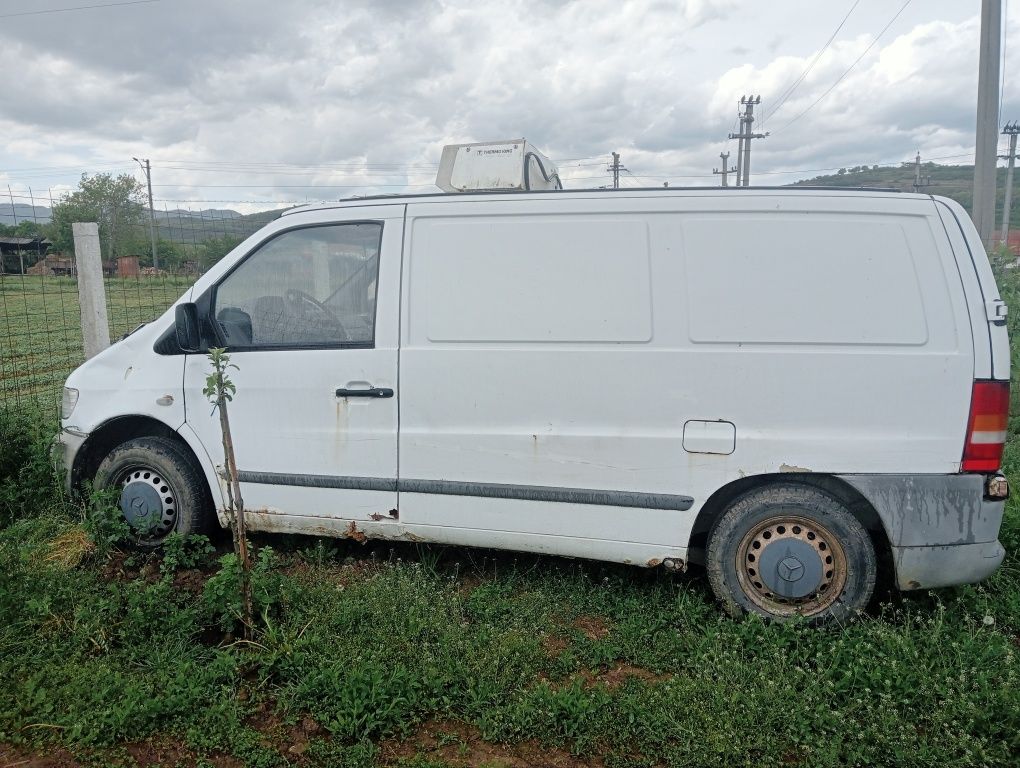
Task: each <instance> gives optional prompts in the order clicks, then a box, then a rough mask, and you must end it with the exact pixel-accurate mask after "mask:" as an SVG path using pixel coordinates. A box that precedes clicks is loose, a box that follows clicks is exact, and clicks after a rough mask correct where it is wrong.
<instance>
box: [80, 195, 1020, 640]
mask: <svg viewBox="0 0 1020 768" xmlns="http://www.w3.org/2000/svg"><path fill="white" fill-rule="evenodd" d="M1005 314H1006V308H1005V306H1004V305H1003V303H1002V302H1001V301H1000V299H999V294H998V290H997V288H996V285H995V281H994V279H993V276H992V272H991V270H990V267H989V264H988V260H987V258H986V256H985V253H984V250H983V249H982V247H981V243H980V241H979V239H978V236H977V233H976V231H975V230H974V227H973V226H972V225H971V223H970V220H969V218H968V217H967V215H966V213H965V212H964V211H963V210H962V209H961V208H960V206H959V205H957V204H956V203H954V202H952V201H951V200H947V199H943V198H938V197H932V196H929V195H917V194H899V193H892V192H884V191H850V190H847V191H842V190H835V189H826V190H803V189H790V188H782V189H754V188H751V189H719V190H708V189H697V190H673V189H668V190H667V189H657V190H626V191H623V190H621V191H604V192H600V191H557V192H539V193H534V192H525V193H498V194H456V195H422V196H407V197H383V198H376V199H361V200H351V201H347V202H341V203H334V204H324V205H315V206H307V207H303V208H299V209H296V210H294V211H291V212H288V213H287V214H286V215H284V216H282V217H281V218H280V219H279V220H277V221H275V222H274V223H272V224H270V225H269V226H267V227H266V228H264V229H263V230H261V231H260V232H258V233H257V234H255V235H253V236H252V237H250V238H249V239H248V240H246V241H245V242H244V243H242V244H241V245H240V246H238V247H237V248H236V249H235V250H234V251H232V252H231V253H230V254H229V255H228V256H227V257H225V258H224V259H223V260H222V261H221V262H219V263H218V264H217V265H216V266H215V267H214V268H213V269H211V270H210V271H209V272H208V273H207V274H206V275H204V276H203V277H202V278H201V279H200V280H199V281H198V282H197V283H196V284H195V286H194V287H193V288H192V289H191V290H189V291H188V292H187V293H186V294H185V296H183V297H182V298H181V300H180V301H179V302H178V304H177V305H176V306H175V307H173V308H172V309H171V310H170V311H168V312H167V313H166V314H165V315H163V316H162V317H160V318H159V319H158V320H156V321H154V322H152V323H150V324H149V325H146V326H144V327H143V328H141V329H140V330H138V331H136V332H135V333H133V334H132V335H130V336H129V337H128V338H126V339H124V340H123V341H120V342H118V343H116V344H115V345H113V346H112V347H110V348H109V349H107V350H106V351H104V352H103V353H102V354H100V355H98V356H96V357H95V358H93V359H91V360H89V361H88V362H87V363H85V364H84V365H83V366H81V367H80V368H79V369H78V370H76V371H75V372H74V373H73V374H72V375H71V376H70V378H69V379H68V381H67V388H66V390H65V403H64V409H63V421H62V427H63V430H62V434H61V442H62V445H63V456H64V460H65V463H66V467H67V471H68V480H69V483H70V484H71V485H72V486H74V487H77V486H79V485H81V484H82V483H83V482H85V481H88V480H92V479H95V481H96V483H97V484H98V485H100V486H115V487H120V488H121V489H122V490H121V499H122V501H121V507H122V509H123V510H124V514H125V516H126V517H127V519H128V520H129V522H132V523H133V524H134V525H135V526H136V530H137V537H138V540H139V543H140V544H141V545H143V546H157V545H158V544H159V542H160V540H161V539H162V538H163V537H165V536H166V535H167V534H168V533H170V532H171V531H178V532H180V533H191V532H197V531H201V530H203V528H204V527H205V526H206V524H207V523H208V522H210V521H211V517H212V514H213V511H214V510H215V511H216V512H217V515H218V516H219V519H220V522H221V523H222V522H223V521H224V519H225V518H224V514H223V508H224V505H225V503H226V502H225V491H224V485H223V482H224V481H223V470H222V465H223V451H222V447H221V446H222V443H221V435H220V429H219V423H218V418H217V416H216V414H215V413H213V409H212V408H211V406H210V403H209V401H208V400H207V399H206V398H205V397H204V396H203V394H202V388H203V385H204V384H205V380H206V376H207V375H208V373H209V372H210V363H209V360H208V358H207V356H206V354H205V350H207V349H208V348H210V347H216V346H220V347H227V348H229V350H230V353H231V358H232V362H233V363H236V365H237V370H235V371H232V372H231V377H232V379H233V381H234V383H235V384H236V386H237V394H236V396H235V398H234V400H233V402H231V403H230V406H229V413H230V421H231V425H232V432H233V441H234V445H235V447H236V454H237V461H238V467H239V473H240V482H241V487H242V490H243V496H244V499H245V502H246V508H247V509H248V513H247V518H248V521H249V525H250V527H252V528H253V529H257V530H262V531H277V532H289V533H309V534H314V535H331V536H347V537H353V538H357V539H359V540H360V539H362V538H363V537H368V538H381V539H394V540H404V541H426V542H443V543H448V544H456V545H467V546H483V547H496V548H501V549H512V550H522V551H529V552H544V553H551V554H556V555H565V556H569V557H584V558H595V559H601V560H609V561H615V562H620V563H631V564H634V565H638V566H646V567H655V566H660V565H662V566H665V567H667V568H674V569H683V568H685V567H686V566H687V564H688V563H703V564H704V565H705V566H706V568H707V570H708V574H709V579H710V581H711V584H712V587H713V589H714V590H715V593H716V595H717V596H718V598H719V599H720V601H721V602H722V603H723V605H724V606H725V607H726V608H727V609H728V610H729V611H730V612H732V613H734V614H739V613H741V612H747V611H752V612H756V613H759V614H763V615H765V616H767V617H786V616H790V615H795V614H796V615H805V616H808V617H812V618H814V619H816V620H824V619H829V618H837V619H838V618H843V617H846V616H849V615H850V614H852V613H853V612H855V611H857V610H859V609H861V608H862V607H863V606H864V605H865V604H866V603H867V602H868V600H869V598H870V596H871V594H872V591H873V587H874V583H875V579H876V573H877V571H878V570H879V569H880V568H881V567H888V568H890V569H891V575H892V576H893V577H894V578H895V581H896V583H897V584H898V585H899V587H900V588H902V589H917V588H924V587H937V586H941V585H949V584H959V583H964V582H972V581H976V580H978V579H982V578H984V577H986V576H988V575H989V574H990V573H992V572H993V571H994V570H995V569H996V567H997V566H998V565H999V563H1000V562H1001V560H1002V558H1003V549H1002V547H1001V546H1000V544H999V542H998V541H997V536H998V531H999V524H1000V521H1001V518H1002V512H1003V505H1004V499H1005V497H1006V495H1007V492H1008V491H1007V485H1006V481H1005V478H1004V477H1003V476H1002V475H1000V474H999V464H1000V457H1001V453H1002V449H1003V444H1004V441H1005V435H1006V419H1007V411H1008V400H1009V390H1008V386H1009V384H1008V381H1009V345H1008V341H1007V338H1006V327H1005ZM142 521H145V522H144V524H143V522H142ZM153 521H155V522H153Z"/></svg>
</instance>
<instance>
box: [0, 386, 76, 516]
mask: <svg viewBox="0 0 1020 768" xmlns="http://www.w3.org/2000/svg"><path fill="white" fill-rule="evenodd" d="M58 429H59V427H58V424H57V419H56V414H55V413H52V412H50V409H48V408H46V407H44V406H42V405H29V406H22V407H21V408H20V409H16V408H15V407H13V406H3V407H0V446H2V450H0V526H6V525H10V524H11V523H12V522H14V521H15V520H20V519H23V518H26V517H34V516H37V515H39V514H42V513H44V512H47V511H53V510H57V509H60V508H61V506H62V505H63V504H64V502H65V497H64V492H63V484H62V481H61V479H60V477H59V476H58V474H57V472H56V469H55V467H54V464H53V460H52V457H51V451H50V449H51V446H52V442H53V438H54V436H55V435H56V434H57V431H58Z"/></svg>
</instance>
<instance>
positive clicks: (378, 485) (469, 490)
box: [238, 472, 694, 511]
mask: <svg viewBox="0 0 1020 768" xmlns="http://www.w3.org/2000/svg"><path fill="white" fill-rule="evenodd" d="M238 480H240V481H241V482H242V483H257V484H259V485H297V486H302V487H306V488H308V487H310V488H339V489H343V490H355V491H400V492H403V493H428V494H438V495H443V496H476V497H480V498H489V499H518V500H521V501H551V502H559V503H563V504H595V505H598V506H607V507H639V508H642V509H677V510H680V511H686V510H688V509H690V508H691V506H692V505H693V504H694V499H693V498H691V497H690V496H677V495H673V494H667V493H637V492H635V491H605V490H597V489H593V488H557V487H555V486H547V485H509V484H503V483H464V482H460V481H457V480H412V479H404V478H402V479H399V480H397V479H391V478H385V477H340V476H334V475H294V474H288V473H278V472H238Z"/></svg>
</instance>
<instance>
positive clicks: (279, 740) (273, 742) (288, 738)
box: [245, 701, 326, 761]
mask: <svg viewBox="0 0 1020 768" xmlns="http://www.w3.org/2000/svg"><path fill="white" fill-rule="evenodd" d="M245 725H247V726H248V727H249V728H253V729H254V730H256V731H258V732H259V733H261V734H262V739H261V742H262V746H264V747H268V748H270V749H275V750H276V751H277V752H279V753H280V754H281V755H282V756H283V757H284V758H286V759H287V760H291V761H293V760H297V761H301V758H302V756H303V755H304V754H305V752H307V751H308V746H309V744H310V743H311V741H312V739H315V738H321V737H322V736H324V735H325V734H326V729H325V728H323V727H322V726H321V725H319V724H318V723H317V722H316V721H315V720H314V719H313V718H311V717H309V716H307V715H306V716H305V717H303V718H302V719H301V720H299V721H297V722H294V723H287V722H285V721H284V720H283V718H281V717H280V715H279V714H278V713H277V711H276V708H275V707H274V706H273V705H272V704H271V703H270V702H268V701H263V702H261V703H260V704H259V705H258V707H257V708H256V709H255V712H253V713H252V714H251V715H249V716H248V717H247V718H246V719H245Z"/></svg>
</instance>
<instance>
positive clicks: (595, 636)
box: [574, 616, 609, 640]
mask: <svg viewBox="0 0 1020 768" xmlns="http://www.w3.org/2000/svg"><path fill="white" fill-rule="evenodd" d="M574 627H575V628H577V629H579V630H581V631H582V632H583V633H584V635H585V637H587V638H588V639H589V640H601V639H602V638H603V637H605V636H606V635H608V634H609V622H607V621H606V620H605V619H603V618H602V617H601V616H578V617H577V618H576V619H574Z"/></svg>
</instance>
